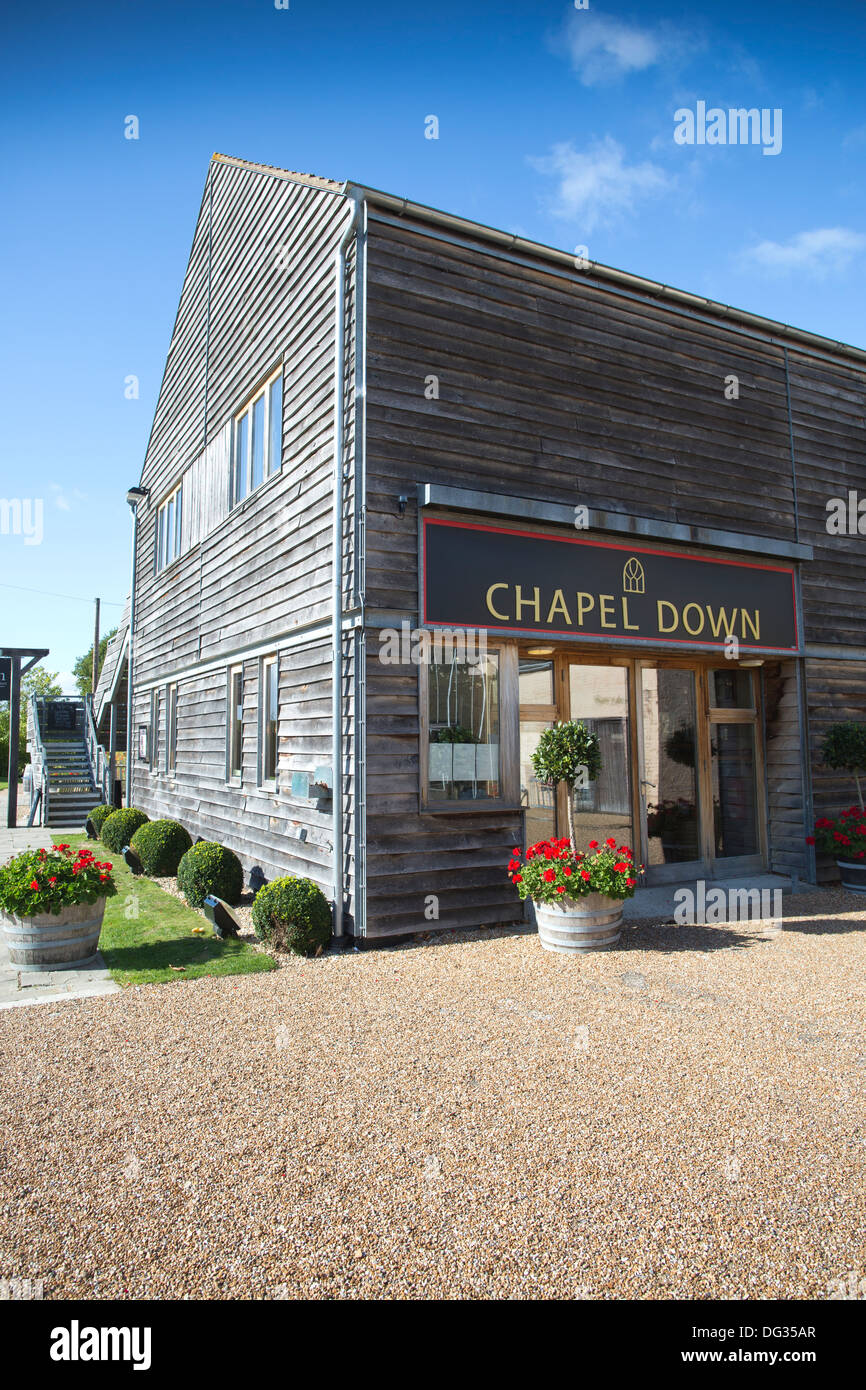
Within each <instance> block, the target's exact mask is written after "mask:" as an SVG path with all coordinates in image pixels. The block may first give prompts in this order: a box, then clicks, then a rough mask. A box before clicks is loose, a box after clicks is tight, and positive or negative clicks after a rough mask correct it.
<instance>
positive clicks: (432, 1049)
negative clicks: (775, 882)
mask: <svg viewBox="0 0 866 1390" xmlns="http://www.w3.org/2000/svg"><path fill="white" fill-rule="evenodd" d="M791 901H792V904H793V906H789V907H788V909H787V910H788V912H789V913H792V912H793V913H795V914H796V915H795V916H792V917H789V919H788V921H787V923H786V928H785V930H784V931H783V932H782V933H781V934H779V935H776V936H775V937H772V936H769V935H767V934H766V933H765V932H764V930H763V928H762V927H760V926H759V925H758V924H748V925H744V926H741V927H736V928H720V927H712V928H702V927H673V926H664V925H660V924H659V925H651V924H647V923H640V924H638V925H636V926H633V927H630V928H628V929H627V934H626V939H625V941H624V945H623V948H622V949H620V950H617V951H613V952H608V953H605V954H598V955H593V956H588V957H585V958H582V959H573V958H571V957H568V956H562V955H552V954H549V953H547V952H545V951H543V950H541V949H540V947H539V945H538V942H537V940H536V939H535V937H534V936H532V935H524V934H515V933H512V932H508V931H505V930H501V931H500V930H491V931H488V932H485V933H482V934H480V935H479V934H475V935H470V934H464V935H462V936H461V937H459V938H456V939H455V938H445V937H442V936H440V937H431V938H429V939H427V940H419V941H417V942H416V943H414V944H412V945H411V946H408V947H401V948H399V949H390V950H376V951H365V952H362V953H360V954H359V953H353V952H345V953H342V954H340V955H330V956H326V957H323V958H321V959H319V960H310V961H307V960H294V959H293V960H289V961H288V962H287V963H286V965H285V967H284V968H282V969H281V970H279V971H276V972H274V973H273V974H270V975H249V976H239V977H233V978H225V979H219V980H217V979H204V980H198V981H190V982H183V983H177V984H171V985H148V986H140V987H138V988H135V989H129V990H126V991H124V993H123V994H121V995H114V996H109V997H106V998H96V999H90V1000H81V1001H77V1002H69V1003H63V1004H51V1005H45V1006H43V1007H40V1008H33V1009H13V1010H9V1011H7V1012H5V1013H3V1014H0V1135H2V1139H0V1146H2V1147H0V1278H14V1277H17V1278H31V1279H34V1278H41V1279H43V1281H44V1293H45V1297H46V1298H73V1297H76V1298H77V1297H96V1298H104V1299H115V1298H126V1297H129V1298H148V1297H159V1298H193V1299H199V1298H294V1297H297V1296H312V1297H320V1298H347V1297H348V1298H359V1297H360V1298H367V1297H385V1298H428V1297H430V1298H432V1297H445V1298H449V1297H453V1298H475V1297H485V1298H489V1297H493V1298H497V1297H517V1296H528V1297H555V1298H575V1297H584V1298H622V1297H632V1296H634V1297H638V1298H672V1297H686V1298H715V1297H722V1298H741V1297H761V1298H777V1297H780V1296H789V1297H795V1298H797V1297H800V1298H824V1297H826V1296H827V1293H828V1289H829V1288H830V1286H831V1281H832V1280H834V1279H838V1278H844V1277H845V1276H847V1275H848V1274H849V1272H851V1271H855V1272H857V1273H858V1274H859V1275H860V1276H863V1275H864V1274H866V1255H864V1249H863V1240H862V1232H863V1227H864V1220H863V1218H864V1208H863V1195H862V1194H863V1169H864V1159H866V1147H864V1146H866V1137H864V1135H866V1129H864V1109H863V1092H862V1084H863V1078H864V1075H866V1038H864V1013H866V1008H864V1003H866V1001H864V994H866V989H864V949H863V948H864V923H863V920H862V918H863V908H862V907H861V906H860V905H859V903H858V900H857V899H856V898H855V897H854V896H853V895H844V894H841V893H829V892H827V893H816V894H814V895H810V896H809V897H797V898H795V899H793V900H791Z"/></svg>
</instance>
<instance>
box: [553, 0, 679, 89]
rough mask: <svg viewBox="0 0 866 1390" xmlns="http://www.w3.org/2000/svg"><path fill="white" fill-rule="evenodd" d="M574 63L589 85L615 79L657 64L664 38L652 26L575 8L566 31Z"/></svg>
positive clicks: (574, 66)
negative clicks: (646, 26)
mask: <svg viewBox="0 0 866 1390" xmlns="http://www.w3.org/2000/svg"><path fill="white" fill-rule="evenodd" d="M564 44H565V48H566V51H567V52H568V55H569V57H570V59H571V65H572V67H573V68H574V70H575V72H576V73H578V75H579V77H580V80H581V82H582V83H583V84H584V86H585V87H593V86H595V85H596V83H601V82H613V81H615V80H616V78H618V77H622V76H623V75H624V74H625V73H629V72H642V71H643V70H644V69H645V68H649V67H652V65H653V64H654V63H657V62H658V60H659V58H660V56H661V52H662V40H661V38H660V37H659V36H658V35H657V34H654V33H652V32H651V31H650V30H649V29H638V28H637V27H636V26H634V25H630V24H623V23H622V22H621V21H620V20H618V19H606V18H605V17H604V16H602V15H593V14H590V13H588V12H586V11H579V10H575V11H572V13H571V16H570V17H569V19H568V21H567V23H566V25H565V32H564Z"/></svg>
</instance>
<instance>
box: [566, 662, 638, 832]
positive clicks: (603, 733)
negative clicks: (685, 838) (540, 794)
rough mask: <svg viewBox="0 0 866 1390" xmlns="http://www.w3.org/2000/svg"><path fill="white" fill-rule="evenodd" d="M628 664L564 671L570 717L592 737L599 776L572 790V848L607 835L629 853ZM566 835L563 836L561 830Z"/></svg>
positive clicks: (579, 666) (631, 818)
mask: <svg viewBox="0 0 866 1390" xmlns="http://www.w3.org/2000/svg"><path fill="white" fill-rule="evenodd" d="M631 665H632V663H631V662H628V661H626V662H623V663H621V664H619V663H618V664H612V663H611V664H606V665H601V664H599V665H592V664H590V663H588V662H583V661H579V662H578V661H573V662H570V663H569V667H568V696H569V713H568V715H567V716H566V717H567V718H571V719H579V720H580V721H581V723H583V724H586V726H587V728H589V729H592V730H593V732H594V733H596V734H597V735H598V741H599V747H600V750H601V773H600V775H599V776H598V778H597V779H596V780H595V781H594V782H590V783H589V785H588V786H587V787H575V789H574V799H573V809H574V833H575V837H576V839H577V848H578V849H582V850H585V849H586V848H587V846H588V844H589V842H590V840H597V841H598V843H599V844H604V841H605V840H607V839H608V838H610V837H612V838H613V839H614V840H616V843H617V845H628V846H629V848H631V849H634V853H635V857H637V850H636V849H635V848H634V831H633V826H634V814H633V801H632V781H633V779H632V775H631V770H632V761H633V749H632V739H631V733H632V720H631V713H630V705H631V694H630V684H631V682H630V679H629V672H630V667H631ZM563 833H564V834H566V833H567V832H565V831H564V832H563Z"/></svg>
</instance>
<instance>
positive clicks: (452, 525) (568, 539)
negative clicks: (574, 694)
mask: <svg viewBox="0 0 866 1390" xmlns="http://www.w3.org/2000/svg"><path fill="white" fill-rule="evenodd" d="M428 526H447V527H448V528H449V529H450V530H452V531H488V532H491V533H492V534H494V535H499V536H526V537H528V538H529V539H530V540H536V541H552V542H553V544H554V545H585V546H589V547H590V549H593V550H620V551H627V552H628V553H629V554H630V555H666V556H668V557H669V558H671V559H674V560H697V561H698V562H700V563H701V564H705V565H731V566H732V567H733V568H734V569H740V570H769V571H771V572H772V573H773V574H787V575H790V577H791V603H792V608H793V613H794V646H793V647H773V646H765V645H763V644H761V643H758V642H740V646H741V647H745V648H746V650H747V651H762V652H798V651H799V650H800V631H799V624H798V621H797V590H796V587H795V585H794V571H793V570H792V569H789V568H788V567H787V565H753V564H750V563H749V562H748V561H743V560H726V559H722V558H719V559H716V558H715V556H712V555H690V554H689V555H684V554H683V552H682V551H681V550H658V549H655V548H654V547H652V546H649V545H643V546H641V545H621V544H620V543H619V542H618V541H594V540H589V539H584V538H583V537H582V536H551V535H550V534H549V533H548V532H547V531H523V530H520V529H518V528H517V527H512V526H484V525H482V524H481V523H480V522H475V521H449V520H448V519H447V517H436V516H430V517H427V516H425V517H422V519H421V547H422V558H421V577H422V600H423V605H424V608H423V611H424V617H423V621H424V622H425V623H428V624H429V625H431V626H438V627H471V628H479V629H481V624H480V623H466V622H465V621H464V620H463V619H462V618H460V619H458V618H437V619H435V622H432V621H431V620H430V619H428V617H427V543H426V538H427V527H428ZM484 630H489V631H490V632H526V633H537V634H538V635H540V636H544V637H548V638H550V640H551V641H555V640H556V638H558V637H566V636H569V635H570V634H569V633H564V632H560V631H559V630H558V629H553V630H551V629H550V628H549V627H503V626H501V625H498V624H494V625H491V627H490V628H489V629H484ZM580 635H581V636H584V637H603V638H604V639H605V640H606V641H608V642H610V641H614V642H640V643H642V644H643V645H644V646H645V647H652V646H657V645H659V644H664V645H665V646H669V647H695V646H700V645H702V644H701V643H699V642H697V641H688V639H686V638H684V637H641V636H637V637H630V636H628V635H627V634H624V633H619V634H617V635H616V636H615V637H611V635H610V633H609V632H586V631H584V630H583V629H581V632H580ZM703 645H704V646H711V645H712V644H711V643H709V642H706V643H703ZM723 645H724V644H723V643H722V644H720V646H723Z"/></svg>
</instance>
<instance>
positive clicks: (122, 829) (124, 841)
mask: <svg viewBox="0 0 866 1390" xmlns="http://www.w3.org/2000/svg"><path fill="white" fill-rule="evenodd" d="M148 819H149V818H148V817H147V816H146V815H145V814H144V812H143V811H139V810H138V809H137V807H135V806H124V807H122V808H121V810H119V811H112V812H111V814H110V815H108V816H106V817H105V819H104V821H103V822H102V843H103V844H104V845H105V846H106V847H107V848H108V849H110V850H111V851H112V852H113V853H114V854H120V851H121V850H122V849H123V848H124V846H125V845H128V844H130V843H131V841H132V837H133V835H134V834H135V832H136V830H137V829H138V827H139V826H140V825H146V823H147V821H148Z"/></svg>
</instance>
